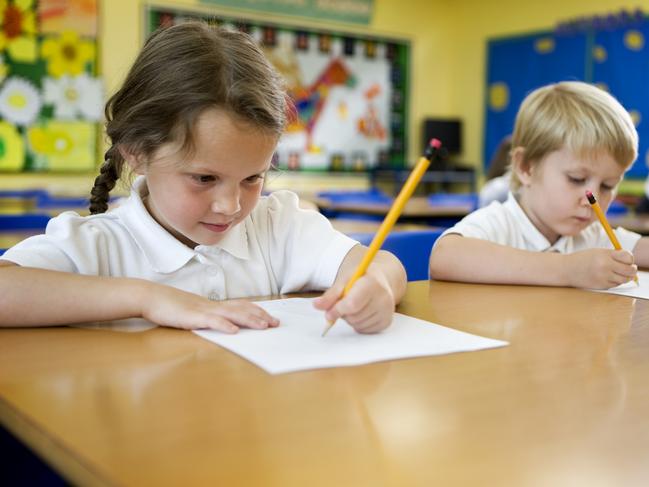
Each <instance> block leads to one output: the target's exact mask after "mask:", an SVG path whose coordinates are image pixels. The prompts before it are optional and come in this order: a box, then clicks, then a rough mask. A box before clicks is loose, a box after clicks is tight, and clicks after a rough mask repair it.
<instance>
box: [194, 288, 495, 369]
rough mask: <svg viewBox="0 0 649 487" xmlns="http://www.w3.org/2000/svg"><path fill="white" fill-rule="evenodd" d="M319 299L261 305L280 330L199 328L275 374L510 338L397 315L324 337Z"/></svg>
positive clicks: (339, 327) (340, 327) (341, 326)
mask: <svg viewBox="0 0 649 487" xmlns="http://www.w3.org/2000/svg"><path fill="white" fill-rule="evenodd" d="M312 301H313V299H307V298H290V299H281V300H277V301H263V302H258V303H257V304H258V305H259V306H261V307H262V308H264V309H265V310H267V311H268V312H269V313H270V314H271V315H273V316H274V317H276V318H278V319H279V320H280V323H281V324H280V326H279V327H278V328H272V329H268V330H247V329H242V330H240V331H239V333H237V334H236V335H226V334H223V333H219V332H217V331H214V330H198V331H195V332H194V333H196V334H197V335H199V336H201V337H203V338H205V339H207V340H210V341H212V342H214V343H217V344H219V345H221V346H222V347H224V348H227V349H228V350H230V351H232V352H234V353H236V354H237V355H240V356H241V357H243V358H245V359H248V360H250V361H251V362H252V363H254V364H255V365H257V366H259V367H261V368H262V369H264V370H265V371H267V372H269V373H271V374H281V373H285V372H294V371H298V370H307V369H317V368H326V367H340V366H347V365H360V364H367V363H372V362H379V361H383V360H392V359H398V358H407V357H421V356H426V355H441V354H446V353H453V352H466V351H472V350H481V349H485V348H495V347H502V346H505V345H507V342H503V341H500V340H492V339H490V338H483V337H480V336H476V335H471V334H469V333H464V332H461V331H457V330H453V329H451V328H446V327H443V326H440V325H437V324H435V323H431V322H428V321H423V320H419V319H417V318H412V317H410V316H406V315H403V314H400V313H395V315H394V321H393V323H392V325H391V326H390V327H389V328H388V329H387V330H385V331H383V332H381V333H378V334H375V335H359V334H358V333H356V332H355V331H354V330H353V329H352V328H351V327H350V326H349V325H348V324H347V323H345V321H344V320H338V322H337V323H336V325H335V326H334V327H333V328H332V329H331V330H330V331H329V333H328V334H327V336H326V337H322V336H321V335H322V331H323V330H324V328H325V325H326V320H325V318H324V313H323V312H322V311H319V310H316V309H315V308H314V307H313V303H312Z"/></svg>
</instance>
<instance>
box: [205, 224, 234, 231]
mask: <svg viewBox="0 0 649 487" xmlns="http://www.w3.org/2000/svg"><path fill="white" fill-rule="evenodd" d="M201 225H203V226H204V227H205V228H207V229H208V230H209V231H211V232H215V233H223V232H225V231H226V230H227V229H228V228H230V224H229V223H225V224H215V223H205V222H201Z"/></svg>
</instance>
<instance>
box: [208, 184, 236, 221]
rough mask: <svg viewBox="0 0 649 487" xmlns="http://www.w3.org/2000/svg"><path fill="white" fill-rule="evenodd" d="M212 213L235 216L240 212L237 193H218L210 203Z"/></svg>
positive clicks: (232, 191) (234, 191) (233, 191)
mask: <svg viewBox="0 0 649 487" xmlns="http://www.w3.org/2000/svg"><path fill="white" fill-rule="evenodd" d="M211 209H212V211H213V212H214V213H220V214H223V215H236V214H237V213H239V211H241V204H240V202H239V191H238V190H231V191H220V192H219V193H218V194H216V195H215V196H214V200H213V201H212V207H211Z"/></svg>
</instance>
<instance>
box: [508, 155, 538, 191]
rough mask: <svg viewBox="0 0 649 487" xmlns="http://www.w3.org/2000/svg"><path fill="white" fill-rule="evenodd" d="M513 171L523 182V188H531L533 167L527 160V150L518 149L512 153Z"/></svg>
mask: <svg viewBox="0 0 649 487" xmlns="http://www.w3.org/2000/svg"><path fill="white" fill-rule="evenodd" d="M511 161H512V163H511V166H512V171H514V173H515V174H516V176H517V177H518V180H519V181H520V182H521V186H529V184H530V182H531V181H532V172H533V170H532V169H533V165H532V164H530V161H528V160H526V159H525V148H524V147H516V148H515V149H513V150H512V152H511Z"/></svg>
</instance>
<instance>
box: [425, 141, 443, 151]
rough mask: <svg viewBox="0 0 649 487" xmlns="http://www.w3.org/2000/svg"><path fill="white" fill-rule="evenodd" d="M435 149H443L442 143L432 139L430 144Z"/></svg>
mask: <svg viewBox="0 0 649 487" xmlns="http://www.w3.org/2000/svg"><path fill="white" fill-rule="evenodd" d="M428 145H430V146H431V147H432V148H433V149H439V148H440V147H442V142H441V140H439V139H430V142H429V143H428Z"/></svg>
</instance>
